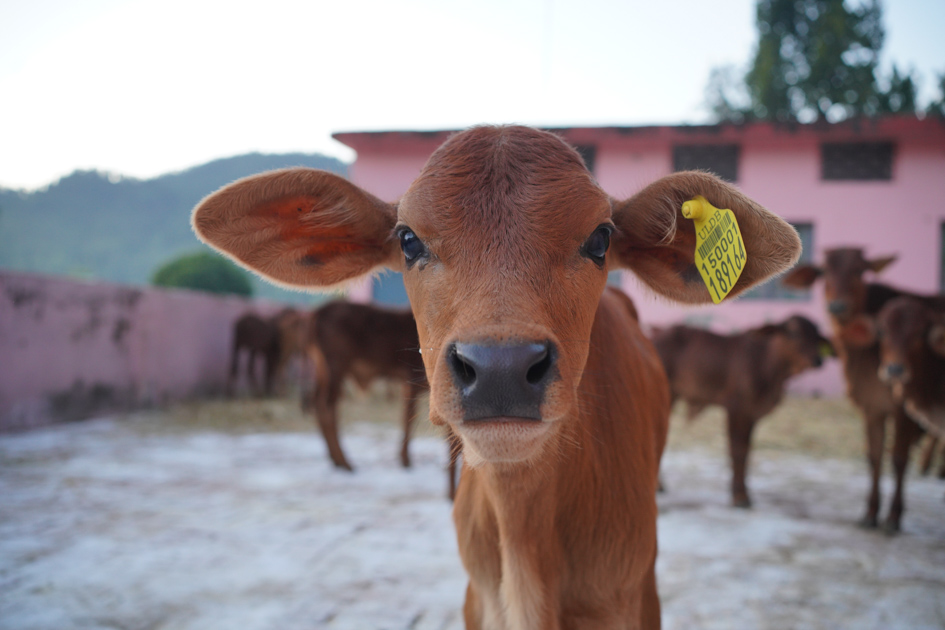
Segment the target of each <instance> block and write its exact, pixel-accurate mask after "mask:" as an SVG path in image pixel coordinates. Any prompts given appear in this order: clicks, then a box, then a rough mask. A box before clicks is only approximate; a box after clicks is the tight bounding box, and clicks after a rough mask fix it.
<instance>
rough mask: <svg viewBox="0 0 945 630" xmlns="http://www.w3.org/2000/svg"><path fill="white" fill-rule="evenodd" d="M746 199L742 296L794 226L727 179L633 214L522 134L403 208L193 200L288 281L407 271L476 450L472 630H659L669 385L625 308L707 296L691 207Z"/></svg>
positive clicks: (478, 143) (450, 155)
mask: <svg viewBox="0 0 945 630" xmlns="http://www.w3.org/2000/svg"><path fill="white" fill-rule="evenodd" d="M700 194H701V195H703V196H705V197H706V198H707V199H708V200H709V201H710V202H711V203H712V204H713V205H715V206H716V207H720V208H731V209H732V210H733V211H734V213H735V215H736V216H737V219H738V221H739V224H740V227H741V232H742V234H743V236H744V238H745V246H746V250H747V251H748V261H747V263H746V265H745V268H744V270H743V272H742V275H741V278H740V280H739V282H738V283H737V284H736V285H735V288H734V292H735V293H738V292H740V291H742V290H744V289H746V288H748V287H750V286H752V285H753V284H756V283H758V282H760V281H762V280H764V279H765V278H767V277H768V276H770V275H771V274H773V273H777V272H778V271H782V270H784V269H785V268H787V267H788V266H790V265H791V264H792V262H793V261H794V260H795V259H796V258H797V256H798V255H799V253H800V242H799V240H798V238H797V235H796V233H795V232H794V231H793V230H792V229H791V227H790V226H788V225H787V224H786V223H784V222H783V221H781V220H780V219H778V218H777V217H775V216H774V215H772V214H770V213H768V212H767V211H766V210H764V209H763V208H761V207H760V206H759V205H758V204H756V203H755V202H753V201H752V200H750V199H748V198H747V197H745V196H744V195H742V194H741V193H740V192H738V191H737V190H736V189H735V188H733V187H732V186H729V185H728V184H725V183H724V182H722V181H720V180H718V179H716V178H714V177H712V176H710V175H706V174H704V173H694V172H687V173H677V174H675V175H671V176H669V177H666V178H664V179H662V180H660V181H658V182H656V183H655V184H653V185H651V186H649V187H647V188H646V189H644V190H643V191H642V192H640V193H638V194H637V195H636V196H634V197H631V198H630V199H628V200H625V201H619V200H616V199H613V198H611V197H609V196H608V195H607V194H606V193H604V192H603V190H601V189H600V187H599V186H598V185H597V184H596V182H595V181H594V178H593V177H592V176H591V175H590V173H588V171H587V169H586V168H585V167H584V164H583V162H582V160H581V157H580V156H579V155H578V153H577V152H576V151H574V150H573V149H572V148H571V147H569V146H568V145H567V144H565V143H564V142H563V141H562V140H561V139H560V138H558V137H557V136H555V135H553V134H550V133H547V132H542V131H538V130H535V129H530V128H526V127H477V128H474V129H471V130H468V131H465V132H463V133H459V134H457V135H454V136H452V137H451V138H450V139H449V140H448V141H447V142H446V143H444V144H443V145H442V146H441V147H440V148H439V149H437V151H436V152H434V154H433V155H432V156H431V157H430V160H429V161H428V162H427V164H426V166H424V168H423V170H422V171H421V173H420V176H419V178H418V179H417V180H416V181H415V182H414V183H413V184H412V185H411V186H410V188H409V190H408V191H407V193H406V194H405V195H404V197H403V198H402V199H401V200H400V201H399V202H398V203H396V204H390V203H384V202H382V201H380V200H379V199H377V198H375V197H373V196H371V195H370V194H368V193H367V192H365V191H363V190H361V189H359V188H357V187H356V186H354V185H353V184H351V183H349V182H347V181H345V180H343V179H341V178H339V177H337V176H335V175H332V174H330V173H324V172H318V171H312V170H302V169H298V170H289V171H278V172H274V173H269V174H263V175H260V176H257V177H251V178H248V179H245V180H242V181H239V182H236V183H235V184H233V185H231V186H229V187H227V188H224V189H223V190H221V191H219V192H217V193H215V194H213V195H211V196H210V197H208V198H207V199H205V200H204V201H203V202H201V204H200V205H199V206H198V207H197V209H196V210H195V213H194V226H195V229H196V230H197V233H198V234H199V235H200V236H201V238H203V239H204V240H206V241H208V242H209V243H211V244H213V245H214V246H216V247H218V248H220V249H222V250H224V251H225V252H227V253H228V254H229V255H230V256H232V257H233V258H234V259H236V260H238V261H240V262H241V263H242V264H244V265H246V266H249V267H250V268H253V269H256V270H257V271H259V272H261V273H263V274H264V275H266V276H267V277H269V278H272V279H274V280H276V281H278V282H282V283H286V284H292V285H304V286H327V285H331V284H334V283H338V282H341V281H344V280H347V279H349V278H353V277H357V276H360V275H362V274H365V273H368V272H370V271H371V270H372V269H373V268H375V267H378V266H386V267H389V268H392V269H395V270H398V271H402V272H403V273H404V281H405V284H406V287H407V294H408V296H409V298H410V303H411V305H412V307H413V312H414V314H415V315H416V318H417V327H418V333H419V339H420V346H421V347H422V349H423V362H424V366H425V368H426V373H427V378H428V380H429V383H430V388H431V390H430V418H431V420H432V421H433V422H434V423H435V424H440V425H444V424H445V425H448V426H449V427H450V428H452V429H453V430H454V431H455V432H456V433H457V434H458V435H459V437H460V439H461V440H462V443H463V459H464V464H463V475H462V478H461V480H460V485H459V490H458V492H457V496H456V503H455V507H454V511H453V517H454V521H455V524H456V531H457V538H458V543H459V550H460V555H461V558H462V561H463V564H464V565H465V567H466V570H467V572H468V574H469V586H468V588H467V591H466V605H465V609H464V615H465V620H466V625H467V627H469V628H496V629H502V628H516V629H524V628H536V629H538V628H541V629H546V630H554V629H559V628H591V627H598V628H603V627H607V628H639V627H645V628H657V627H659V624H660V619H659V599H658V596H657V591H656V575H655V561H656V514H657V511H656V497H655V494H656V486H657V472H658V468H659V460H660V455H661V452H662V449H663V445H664V443H665V438H666V429H667V421H668V414H669V390H668V386H667V383H666V377H665V374H664V372H663V369H662V366H661V365H660V363H659V357H658V356H657V355H656V352H655V350H654V349H653V346H652V345H651V344H650V342H649V341H648V340H647V339H646V338H645V337H644V335H643V334H642V332H641V331H640V327H639V325H638V324H637V321H636V319H635V318H634V317H633V315H632V313H631V310H630V308H628V302H629V300H628V299H627V298H626V296H621V295H620V294H618V293H616V292H614V291H607V292H605V290H604V289H605V285H606V282H607V273H608V271H610V270H613V269H616V268H620V267H623V268H629V269H633V270H634V271H635V272H636V273H637V274H638V275H639V277H640V278H641V279H643V281H644V282H646V283H647V284H648V285H650V286H651V287H653V288H654V289H655V290H657V291H659V292H660V293H662V294H663V295H666V296H669V297H671V298H674V299H676V300H680V301H686V302H706V301H708V300H709V299H710V298H709V294H708V290H707V289H706V287H705V285H704V284H702V281H701V279H700V278H699V275H698V273H697V271H696V269H695V266H694V264H693V262H694V260H693V253H694V247H695V230H694V227H693V225H692V223H691V222H690V221H688V220H686V219H684V218H683V217H682V215H681V212H680V207H681V205H682V204H683V202H685V201H687V200H689V199H691V198H692V197H693V196H695V195H700Z"/></svg>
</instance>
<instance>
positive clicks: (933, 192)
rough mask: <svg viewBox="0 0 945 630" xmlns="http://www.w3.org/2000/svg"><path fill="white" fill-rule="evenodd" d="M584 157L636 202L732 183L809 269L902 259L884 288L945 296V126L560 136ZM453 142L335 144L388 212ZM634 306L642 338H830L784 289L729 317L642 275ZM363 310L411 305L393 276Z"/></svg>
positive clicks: (880, 123)
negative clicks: (844, 255)
mask: <svg viewBox="0 0 945 630" xmlns="http://www.w3.org/2000/svg"><path fill="white" fill-rule="evenodd" d="M552 131H554V132H555V133H558V134H559V135H561V136H562V137H563V138H564V139H565V140H567V141H568V142H570V143H572V144H573V145H575V146H576V147H577V148H578V149H579V150H580V151H581V152H582V154H583V155H584V156H585V159H586V161H587V162H588V166H589V167H591V170H592V171H593V172H594V174H595V175H596V177H597V179H598V181H599V182H600V184H601V186H602V187H603V188H604V190H606V191H607V192H608V193H610V194H611V195H613V196H614V197H618V198H622V197H627V196H629V195H632V194H633V193H634V192H635V191H637V190H639V189H640V188H642V187H643V186H645V185H646V184H647V183H649V182H651V181H652V180H654V179H656V178H659V177H662V176H664V175H667V174H669V173H672V172H673V171H675V170H685V169H691V168H700V169H706V170H710V171H713V172H715V173H717V174H718V175H720V176H722V177H724V178H725V179H728V180H729V181H732V182H734V183H735V184H736V185H737V186H738V187H739V188H741V189H742V190H744V191H745V192H746V193H747V194H748V195H750V196H752V197H754V198H755V199H757V200H758V201H760V202H761V203H762V204H763V205H764V206H766V207H767V208H768V209H770V210H772V211H774V212H776V213H777V214H779V215H781V216H782V217H784V218H785V219H786V220H788V221H790V222H791V223H792V224H794V225H795V227H797V229H798V232H799V233H800V234H801V237H802V240H803V241H804V248H805V252H804V258H803V260H812V261H814V262H820V261H822V259H823V251H824V250H825V249H829V248H833V247H839V246H860V247H863V248H864V249H865V251H866V253H867V256H878V255H884V254H892V253H895V254H898V255H899V260H898V261H897V262H896V263H895V264H894V265H892V266H890V267H889V269H888V270H887V271H885V272H884V273H883V274H882V281H883V282H886V283H889V284H893V285H896V286H900V287H903V288H906V289H910V290H913V291H919V292H926V293H931V292H936V291H945V245H943V242H945V122H943V121H941V120H938V119H931V118H930V119H925V120H919V119H916V118H911V117H903V118H898V117H891V118H884V119H879V120H858V121H851V122H846V123H842V124H835V125H827V124H818V125H776V124H769V123H755V124H745V125H716V126H677V127H580V128H561V129H553V130H552ZM450 133H451V132H449V131H432V132H413V131H388V132H364V133H337V134H335V136H334V137H335V138H336V139H337V140H339V141H340V142H342V143H344V144H346V145H347V146H349V147H351V148H352V149H354V150H355V151H357V154H358V157H357V160H356V161H355V163H354V165H353V166H352V168H351V178H352V180H353V181H354V182H355V183H357V184H358V185H360V186H362V187H363V188H365V189H366V190H368V191H370V192H372V193H373V194H375V195H377V196H378V197H380V198H382V199H386V200H395V199H397V198H398V197H400V196H401V195H402V194H403V193H404V191H406V189H407V187H408V186H409V184H410V183H411V182H412V181H413V179H414V178H415V177H416V176H417V174H418V173H419V172H420V169H421V167H422V166H423V164H424V163H425V162H426V160H427V158H428V157H429V155H430V154H431V153H432V152H433V150H434V149H436V147H437V146H439V145H440V144H441V143H442V142H443V141H444V140H445V139H446V138H447V137H448V136H449V134H450ZM613 280H614V281H615V282H619V283H620V284H621V286H622V287H623V288H624V289H625V290H626V291H627V292H628V293H629V294H630V295H632V296H633V298H634V300H635V302H636V303H637V306H638V308H639V309H640V313H641V318H642V320H643V323H644V325H647V324H649V325H666V324H670V323H676V322H687V323H691V324H697V325H702V326H707V327H710V328H712V329H714V330H716V331H719V332H729V331H734V330H740V329H744V328H747V327H752V326H757V325H760V324H763V323H765V322H769V321H778V320H781V319H784V318H786V317H787V316H789V315H790V314H793V313H801V314H804V315H806V316H808V317H810V318H811V319H813V320H814V321H816V322H818V323H819V324H820V325H821V326H824V327H826V317H825V308H824V302H823V298H822V294H821V290H820V288H818V289H816V290H814V291H813V292H800V293H798V292H791V291H787V290H785V289H783V288H782V287H780V285H779V284H778V283H777V282H776V281H775V282H772V283H769V284H768V285H765V286H764V287H763V288H761V289H760V290H756V291H754V292H753V293H752V294H750V295H747V296H744V297H742V298H740V299H738V300H734V301H732V302H725V303H723V304H721V305H718V306H714V305H707V306H701V307H683V306H677V305H673V304H669V303H667V302H666V301H665V300H662V299H660V298H657V297H655V296H654V295H653V294H651V293H650V292H649V291H648V290H647V289H645V288H644V287H643V286H642V285H641V284H640V283H639V282H638V281H637V280H636V279H635V278H634V277H633V275H632V274H630V273H626V274H622V277H615V278H613ZM354 297H360V298H362V299H372V298H373V299H375V300H376V301H379V302H385V303H404V304H405V303H406V294H405V292H404V290H403V283H402V281H401V280H400V277H399V275H397V274H388V275H386V276H383V277H381V278H379V279H375V280H374V281H373V283H369V284H366V285H364V286H362V287H359V288H358V289H356V290H355V291H354ZM794 387H795V389H796V390H798V391H807V392H820V393H823V394H829V395H836V394H841V393H842V392H843V385H842V378H841V375H840V371H839V366H838V365H837V363H836V362H835V361H834V362H830V363H828V365H827V366H826V367H824V368H822V369H821V370H818V371H817V372H814V373H810V374H808V375H806V376H804V377H802V378H800V379H797V381H796V382H795V385H794Z"/></svg>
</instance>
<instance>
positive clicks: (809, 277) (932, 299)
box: [783, 247, 945, 534]
mask: <svg viewBox="0 0 945 630" xmlns="http://www.w3.org/2000/svg"><path fill="white" fill-rule="evenodd" d="M895 259H896V257H895V256H887V257H884V258H874V259H867V258H866V257H865V256H864V255H863V250H862V249H860V248H856V247H844V248H837V249H830V250H827V251H826V259H825V262H824V266H823V267H817V266H813V265H802V266H799V267H797V268H796V269H794V270H793V271H791V272H790V273H788V274H787V275H786V276H785V277H784V279H783V282H784V284H785V285H787V286H791V287H794V288H801V289H803V288H809V287H811V286H812V285H813V284H814V282H816V281H817V279H818V278H823V280H824V296H825V298H826V301H827V310H828V312H829V314H830V320H831V324H832V326H833V331H834V345H835V347H836V348H837V353H838V355H839V357H840V360H841V361H842V362H843V373H844V377H845V379H846V382H847V394H848V395H849V397H850V399H851V400H852V401H853V404H855V405H856V406H857V407H859V408H860V411H861V412H862V413H863V419H864V422H865V428H866V436H867V449H868V450H867V458H868V462H869V466H870V474H871V485H870V492H869V496H868V498H867V506H866V513H865V514H864V516H863V518H862V519H860V525H862V526H864V527H876V526H877V524H878V520H879V507H880V489H879V481H880V477H881V475H882V468H883V454H884V447H885V441H886V422H887V419H888V418H890V417H891V418H892V419H893V423H894V431H895V434H894V435H895V439H894V444H893V467H894V469H895V475H896V490H895V494H894V496H893V500H892V504H891V505H890V507H889V513H888V515H887V517H886V522H885V524H884V529H885V530H886V532H887V533H889V534H893V533H895V532H898V531H899V529H900V527H901V521H902V513H903V511H904V510H905V503H904V498H903V487H904V483H905V474H906V468H907V467H908V464H909V452H910V450H911V449H912V446H913V445H914V444H915V443H916V442H917V441H918V440H919V439H920V438H921V436H922V430H921V428H920V427H919V426H918V425H917V424H916V423H915V422H913V421H912V420H911V419H910V418H909V416H908V414H907V413H906V411H905V409H904V408H903V405H902V404H901V403H899V402H898V401H897V400H896V399H895V397H894V396H893V394H892V392H891V391H890V389H889V387H887V386H886V385H885V384H884V383H883V382H882V381H881V380H880V378H879V366H880V351H879V344H878V343H876V342H873V343H868V344H866V345H862V344H860V343H857V342H852V343H851V342H850V341H849V332H850V331H846V332H845V328H847V327H848V326H849V325H850V324H851V322H853V321H855V320H856V319H857V317H859V316H861V315H866V316H869V317H875V316H876V315H877V314H878V313H879V311H880V309H882V308H883V306H885V305H886V303H888V302H889V301H891V300H893V299H895V298H897V297H901V296H911V297H913V298H915V299H917V300H919V301H920V302H922V303H923V304H927V305H930V306H933V308H936V309H937V310H938V309H940V308H942V307H943V306H945V298H942V297H941V296H920V295H915V294H912V293H908V292H906V291H902V290H900V289H896V288H893V287H890V286H888V285H885V284H879V283H875V282H866V281H865V280H864V276H865V275H866V273H868V272H872V273H879V272H880V271H882V270H883V269H885V268H886V267H887V266H888V265H889V264H891V263H892V262H893V261H895ZM936 305H938V306H936Z"/></svg>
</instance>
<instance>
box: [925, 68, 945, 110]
mask: <svg viewBox="0 0 945 630" xmlns="http://www.w3.org/2000/svg"><path fill="white" fill-rule="evenodd" d="M925 113H926V114H928V115H929V116H938V117H939V118H945V73H943V74H940V75H939V77H938V98H937V99H935V100H934V101H932V102H931V103H929V106H928V108H927V109H926V110H925Z"/></svg>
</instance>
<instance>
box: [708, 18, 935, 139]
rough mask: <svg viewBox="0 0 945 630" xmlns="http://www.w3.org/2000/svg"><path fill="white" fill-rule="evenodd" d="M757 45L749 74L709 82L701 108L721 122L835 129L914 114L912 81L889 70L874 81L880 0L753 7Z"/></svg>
mask: <svg viewBox="0 0 945 630" xmlns="http://www.w3.org/2000/svg"><path fill="white" fill-rule="evenodd" d="M756 25H757V28H758V45H757V48H756V50H755V55H754V58H753V60H752V62H751V66H750V68H749V69H748V71H747V72H746V73H745V74H744V75H743V77H741V78H739V77H738V75H737V72H736V71H735V70H734V69H732V68H731V67H728V68H720V69H716V70H714V71H713V72H712V74H711V75H710V78H709V84H708V87H707V91H706V92H707V93H706V95H707V102H708V103H707V104H708V106H709V107H710V109H711V110H712V112H713V114H714V115H715V116H716V117H717V118H719V119H720V120H734V121H740V120H745V119H759V120H775V121H800V122H814V121H817V120H827V121H830V122H837V121H840V120H844V119H846V118H850V117H853V116H861V115H866V116H875V115H879V114H886V113H915V112H916V109H917V104H916V79H915V78H914V77H913V75H912V73H911V71H910V72H908V73H906V72H902V71H900V70H899V69H898V68H897V67H896V66H895V65H894V66H893V68H892V72H891V74H890V76H889V77H888V78H887V77H879V76H878V73H877V70H878V66H879V54H880V50H881V49H882V46H883V38H884V36H885V33H884V30H883V25H882V10H881V7H880V5H879V1H878V0H864V1H863V2H861V3H859V4H853V3H849V4H848V3H845V2H844V1H843V0H759V1H758V4H757V12H756Z"/></svg>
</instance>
